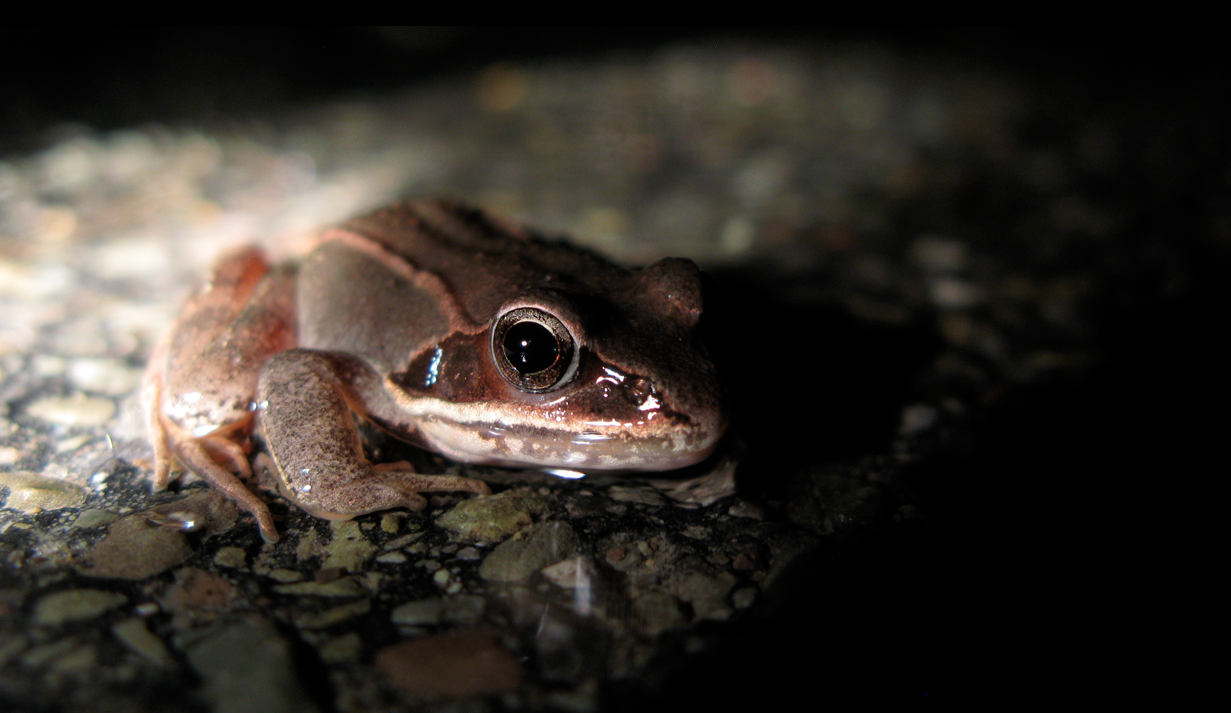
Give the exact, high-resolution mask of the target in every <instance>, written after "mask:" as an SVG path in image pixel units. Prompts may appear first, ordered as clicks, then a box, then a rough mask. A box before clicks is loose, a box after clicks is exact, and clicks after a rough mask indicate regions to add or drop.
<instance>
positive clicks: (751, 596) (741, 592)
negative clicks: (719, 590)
mask: <svg viewBox="0 0 1231 713" xmlns="http://www.w3.org/2000/svg"><path fill="white" fill-rule="evenodd" d="M756 600H757V590H756V587H741V588H739V589H737V590H735V591H734V592H731V604H732V605H734V606H735V608H736V609H747V608H748V607H750V606H752V604H753V602H755V601H756Z"/></svg>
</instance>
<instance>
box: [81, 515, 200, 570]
mask: <svg viewBox="0 0 1231 713" xmlns="http://www.w3.org/2000/svg"><path fill="white" fill-rule="evenodd" d="M191 554H192V548H191V547H189V546H188V540H187V539H185V537H184V533H182V532H179V531H176V530H164V529H161V528H157V527H154V526H152V525H150V524H149V523H148V522H146V520H145V518H144V517H142V516H140V515H130V516H128V517H125V518H121V519H119V520H116V521H115V522H114V523H112V524H111V526H110V527H108V528H107V534H106V536H104V537H103V539H102V540H100V541H99V542H98V544H96V545H95V546H94V548H93V549H92V550H90V554H89V556H88V557H87V558H86V562H85V564H83V565H82V566H80V567H79V569H80V571H81V573H82V574H84V575H87V576H90V577H115V578H118V579H133V580H135V579H145V578H146V577H152V576H154V575H155V574H158V573H160V572H165V571H166V570H168V569H170V568H172V567H174V566H175V565H177V564H179V563H180V562H182V561H184V560H185V559H186V558H187V557H188V556H189V555H191Z"/></svg>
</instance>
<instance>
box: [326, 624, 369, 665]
mask: <svg viewBox="0 0 1231 713" xmlns="http://www.w3.org/2000/svg"><path fill="white" fill-rule="evenodd" d="M317 651H319V652H320V655H321V659H322V660H324V661H326V662H328V663H348V662H351V661H355V660H356V659H358V658H359V654H360V653H362V651H363V639H361V638H359V635H358V634H356V633H355V632H353V631H352V632H351V633H349V634H343V635H342V636H338V637H335V638H332V639H330V640H328V641H326V642H325V643H323V644H321V646H320V648H319V649H317Z"/></svg>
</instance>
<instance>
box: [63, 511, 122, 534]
mask: <svg viewBox="0 0 1231 713" xmlns="http://www.w3.org/2000/svg"><path fill="white" fill-rule="evenodd" d="M119 519H120V516H119V515H117V514H115V513H113V512H111V511H109V510H100V509H98V508H90V509H88V510H82V511H81V514H80V515H78V516H77V519H76V520H73V527H80V528H83V529H86V528H91V527H102V526H104V525H110V524H111V523H113V522H115V521H116V520H119Z"/></svg>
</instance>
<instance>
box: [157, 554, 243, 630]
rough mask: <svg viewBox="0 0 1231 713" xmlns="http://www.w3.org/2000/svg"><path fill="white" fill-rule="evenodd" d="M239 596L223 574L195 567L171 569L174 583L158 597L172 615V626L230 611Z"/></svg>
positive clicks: (189, 623) (238, 599)
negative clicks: (173, 617) (173, 619)
mask: <svg viewBox="0 0 1231 713" xmlns="http://www.w3.org/2000/svg"><path fill="white" fill-rule="evenodd" d="M240 601H241V597H240V594H239V591H238V590H237V589H236V588H235V585H234V584H232V583H231V581H230V580H228V579H226V578H225V577H223V576H221V575H218V574H214V573H212V572H206V571H205V570H203V569H198V568H196V567H183V568H181V569H179V570H177V571H176V572H175V583H174V584H172V585H171V587H169V588H168V589H167V591H166V593H165V594H164V595H163V597H162V606H163V609H165V610H166V611H168V612H171V613H172V614H174V615H175V621H174V623H175V625H176V626H177V627H181V628H182V627H184V626H188V625H191V624H193V623H196V622H200V621H207V620H210V619H215V618H217V617H218V616H220V615H222V614H226V613H228V612H230V611H232V610H234V609H235V608H236V607H237V606H238V605H239V603H240Z"/></svg>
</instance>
